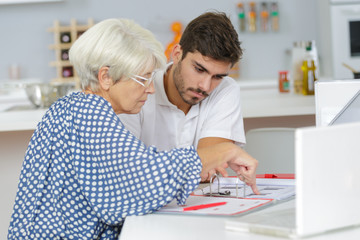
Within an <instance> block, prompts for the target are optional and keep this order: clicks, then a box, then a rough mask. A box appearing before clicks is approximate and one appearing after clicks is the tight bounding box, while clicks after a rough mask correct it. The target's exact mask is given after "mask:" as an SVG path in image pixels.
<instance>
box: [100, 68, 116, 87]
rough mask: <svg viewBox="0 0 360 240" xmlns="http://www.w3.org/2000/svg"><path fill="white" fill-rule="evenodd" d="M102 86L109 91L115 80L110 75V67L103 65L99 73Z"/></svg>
mask: <svg viewBox="0 0 360 240" xmlns="http://www.w3.org/2000/svg"><path fill="white" fill-rule="evenodd" d="M98 80H99V85H100V88H101V89H103V90H105V91H107V90H109V88H110V87H111V86H112V85H113V80H112V78H111V77H110V76H109V67H102V68H100V70H99V73H98Z"/></svg>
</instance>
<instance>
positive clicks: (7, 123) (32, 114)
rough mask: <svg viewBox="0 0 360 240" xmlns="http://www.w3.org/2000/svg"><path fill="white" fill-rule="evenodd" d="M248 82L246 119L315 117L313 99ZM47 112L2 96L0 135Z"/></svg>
mask: <svg viewBox="0 0 360 240" xmlns="http://www.w3.org/2000/svg"><path fill="white" fill-rule="evenodd" d="M249 82H250V81H249ZM249 82H246V81H245V82H239V85H240V87H241V99H242V103H241V105H242V108H243V117H244V118H259V117H276V116H297V115H313V114H315V98H314V96H303V95H296V94H292V93H279V91H278V90H277V85H276V84H275V83H274V81H266V83H264V82H252V83H249ZM45 111H46V109H35V108H34V107H32V105H31V103H30V102H29V101H28V100H27V97H26V95H25V92H24V91H17V92H14V93H11V94H0V131H21V130H34V129H35V128H36V125H37V123H38V122H39V121H40V120H41V117H42V116H43V115H44V114H45Z"/></svg>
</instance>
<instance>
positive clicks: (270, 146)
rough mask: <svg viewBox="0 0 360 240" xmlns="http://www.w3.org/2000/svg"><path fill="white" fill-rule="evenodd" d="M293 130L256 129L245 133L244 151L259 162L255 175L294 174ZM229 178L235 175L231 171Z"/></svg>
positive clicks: (229, 171)
mask: <svg viewBox="0 0 360 240" xmlns="http://www.w3.org/2000/svg"><path fill="white" fill-rule="evenodd" d="M294 133H295V128H256V129H251V130H249V131H247V132H246V145H245V146H244V150H245V151H246V152H247V153H249V154H250V155H251V156H252V157H254V158H255V159H257V160H258V161H259V165H258V168H257V170H256V174H272V173H290V174H291V173H295V155H294V137H295V135H294ZM228 173H229V175H230V176H233V175H236V174H235V173H234V172H233V171H232V170H231V169H229V170H228Z"/></svg>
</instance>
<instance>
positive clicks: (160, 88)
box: [154, 62, 201, 117]
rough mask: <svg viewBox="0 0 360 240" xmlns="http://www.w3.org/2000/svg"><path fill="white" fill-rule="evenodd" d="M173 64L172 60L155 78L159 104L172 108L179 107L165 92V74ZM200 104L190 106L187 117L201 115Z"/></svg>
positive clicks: (156, 96) (156, 95)
mask: <svg viewBox="0 0 360 240" xmlns="http://www.w3.org/2000/svg"><path fill="white" fill-rule="evenodd" d="M171 66H172V62H170V63H169V64H168V65H167V66H166V70H165V71H161V72H158V74H156V77H155V80H154V84H155V98H156V102H157V104H159V105H162V106H168V107H171V108H175V109H178V108H177V107H176V106H175V105H174V104H172V103H171V102H170V101H169V99H168V97H167V96H166V92H165V87H164V74H165V73H166V71H168V70H169V68H170V67H171ZM200 104H201V103H199V104H196V105H193V106H191V107H190V110H189V112H188V114H187V115H186V116H187V117H195V116H197V115H199V110H200V108H199V105H200Z"/></svg>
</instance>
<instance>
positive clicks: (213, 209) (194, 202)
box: [157, 196, 273, 216]
mask: <svg viewBox="0 0 360 240" xmlns="http://www.w3.org/2000/svg"><path fill="white" fill-rule="evenodd" d="M272 201H273V199H251V198H249V199H240V198H225V197H207V196H190V197H189V198H188V199H187V201H186V205H184V206H179V205H177V203H176V200H174V201H172V202H171V203H170V204H168V205H166V206H165V207H163V208H161V209H160V210H158V211H157V213H180V214H196V215H198V214H200V215H224V216H231V215H237V214H241V213H245V212H248V211H250V210H252V209H255V208H258V207H261V206H264V205H266V204H269V203H271V202H272Z"/></svg>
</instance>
